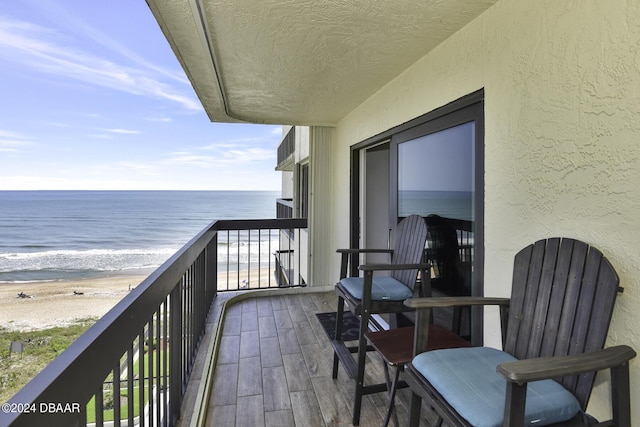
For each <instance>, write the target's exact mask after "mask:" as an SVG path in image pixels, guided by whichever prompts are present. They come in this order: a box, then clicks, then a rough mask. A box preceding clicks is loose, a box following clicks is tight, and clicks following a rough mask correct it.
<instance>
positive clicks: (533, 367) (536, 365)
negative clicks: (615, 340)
mask: <svg viewBox="0 0 640 427" xmlns="http://www.w3.org/2000/svg"><path fill="white" fill-rule="evenodd" d="M634 357H636V352H635V351H634V350H633V349H632V348H631V347H629V346H626V345H618V346H614V347H609V348H605V349H603V350H597V351H593V352H589V353H582V354H577V355H572V356H555V357H539V358H535V359H525V360H518V361H515V362H508V363H503V364H501V365H498V367H497V368H496V371H497V372H498V373H499V374H500V375H502V376H503V377H504V378H505V379H506V380H507V381H511V382H515V383H519V384H523V383H528V382H531V381H538V380H544V379H552V378H558V377H564V376H567V375H577V374H582V373H585V372H594V371H600V370H603V369H609V368H614V367H616V366H620V365H623V364H625V363H627V362H628V361H629V360H631V359H633V358H634Z"/></svg>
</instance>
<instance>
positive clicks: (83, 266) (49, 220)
mask: <svg viewBox="0 0 640 427" xmlns="http://www.w3.org/2000/svg"><path fill="white" fill-rule="evenodd" d="M278 197H280V193H279V192H266V191H0V283H21V282H32V281H59V280H75V279H83V278H97V277H101V276H109V275H118V274H138V273H144V274H147V273H150V272H151V271H153V270H154V269H155V268H157V267H158V266H160V265H161V264H162V263H163V262H164V261H166V260H167V259H168V258H169V257H170V256H171V255H173V254H174V253H175V252H176V251H177V250H178V249H180V248H181V247H182V246H183V245H184V244H185V243H187V242H188V241H189V240H190V239H191V238H192V237H194V236H195V235H196V234H197V233H198V232H199V231H201V230H202V229H203V228H205V227H206V226H207V225H208V224H210V223H211V222H213V221H214V220H218V219H265V218H275V214H276V199H277V198H278ZM236 243H237V242H236ZM223 252H224V253H226V252H227V251H226V250H225V251H223ZM224 253H222V254H221V256H222V257H223V258H224Z"/></svg>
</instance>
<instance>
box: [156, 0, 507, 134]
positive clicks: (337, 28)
mask: <svg viewBox="0 0 640 427" xmlns="http://www.w3.org/2000/svg"><path fill="white" fill-rule="evenodd" d="M496 1H497V0H387V1H381V0H361V1H358V0H304V1H302V0H147V3H148V4H149V6H150V8H151V10H152V12H153V13H154V15H155V17H156V20H157V21H158V23H159V25H160V27H161V28H162V30H163V32H164V34H165V36H166V37H167V39H168V40H169V43H170V44H171V46H172V48H173V50H174V52H175V53H176V56H177V57H178V59H179V60H180V62H181V64H182V66H183V68H184V69H185V71H186V73H187V75H188V76H189V79H190V80H191V83H192V84H193V86H194V88H195V90H196V92H197V94H198V96H199V98H200V101H201V102H202V104H203V106H204V108H205V109H206V111H207V113H208V115H209V117H210V118H211V120H212V121H222V122H234V121H248V122H255V123H275V124H302V125H332V124H335V123H336V122H337V121H339V120H340V119H341V118H342V117H344V116H345V115H346V114H347V113H348V112H350V111H351V110H353V109H354V108H355V107H356V106H357V105H359V104H360V103H362V102H363V101H364V100H365V99H367V98H368V97H370V96H371V95H373V94H374V93H375V92H376V91H377V90H378V89H380V88H381V87H382V86H384V85H385V84H386V83H388V82H389V81H391V80H392V79H393V78H395V77H396V76H397V75H398V74H400V73H401V72H402V71H403V70H405V69H406V68H407V67H408V66H410V65H411V64H413V63H414V62H416V61H417V60H418V59H420V58H421V57H422V56H424V55H425V54H426V53H427V52H429V51H430V50H431V49H433V48H434V47H436V46H437V45H438V44H440V43H441V42H442V41H443V40H445V39H446V38H447V37H449V36H450V35H452V34H453V33H455V32H456V31H457V30H459V29H460V28H462V27H463V26H465V25H466V24H467V23H468V22H470V21H471V20H473V19H474V18H475V17H476V16H478V15H480V14H481V13H482V12H483V11H484V10H486V9H487V8H488V7H490V6H491V5H492V4H494V3H495V2H496Z"/></svg>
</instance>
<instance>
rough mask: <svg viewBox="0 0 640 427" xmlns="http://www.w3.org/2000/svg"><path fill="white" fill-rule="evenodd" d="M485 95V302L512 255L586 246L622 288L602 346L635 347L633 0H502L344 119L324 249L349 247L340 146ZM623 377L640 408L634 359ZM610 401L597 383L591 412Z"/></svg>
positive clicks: (636, 11) (637, 63)
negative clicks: (560, 245) (551, 243)
mask: <svg viewBox="0 0 640 427" xmlns="http://www.w3.org/2000/svg"><path fill="white" fill-rule="evenodd" d="M483 87H484V88H485V128H486V131H485V157H486V166H485V256H486V263H485V294H486V295H496V296H508V295H509V292H510V281H511V273H512V262H513V255H514V254H515V252H516V251H517V250H518V249H520V248H521V247H523V246H525V245H527V244H529V243H530V242H533V241H535V240H537V239H539V238H544V237H551V236H568V237H575V238H579V239H581V240H585V241H587V242H589V243H591V244H593V245H595V246H597V247H598V248H600V249H601V250H602V251H603V252H604V254H605V255H606V256H607V257H608V258H609V259H610V260H611V262H612V264H613V265H614V267H615V268H616V269H617V271H618V274H619V275H620V278H621V284H622V286H624V288H625V291H624V294H622V295H621V296H620V297H619V299H618V301H617V304H616V308H615V313H614V319H613V323H612V327H611V333H610V336H609V339H608V345H613V344H616V343H627V344H630V345H632V346H633V347H634V348H636V350H640V328H638V326H637V325H639V324H640V274H639V272H640V249H639V248H640V2H638V1H637V0H616V1H602V0H574V1H569V0H537V1H530V0H501V1H500V2H498V3H497V4H496V5H495V6H493V7H492V8H491V9H489V10H488V11H487V12H485V13H484V14H483V15H481V16H480V17H479V18H477V19H476V20H474V21H473V22H471V23H470V24H469V25H467V26H466V27H465V28H463V29H462V30H461V31H459V32H458V33H456V34H455V35H454V36H453V37H451V38H450V39H448V40H447V41H446V42H444V43H443V44H441V45H440V46H438V47H437V48H436V49H435V50H433V51H432V52H431V53H430V54H428V55H427V56H425V57H424V58H422V59H421V60H420V61H418V62H417V63H416V64H414V65H413V66H412V67H410V68H409V69H407V70H406V71H405V72H404V73H403V74H402V75H400V76H399V77H398V78H396V79H395V80H394V81H392V82H391V83H390V84H388V85H387V86H385V87H384V88H382V89H381V90H380V91H379V92H378V93H377V94H376V95H374V96H373V97H371V98H370V99H369V100H367V101H366V102H365V103H363V104H362V105H360V106H359V107H358V108H357V109H356V110H354V111H353V112H352V113H350V114H349V115H348V116H347V117H345V118H344V119H343V120H342V121H341V122H340V123H339V124H338V126H337V128H336V134H335V135H336V139H335V142H334V151H333V153H334V157H333V159H332V174H333V176H334V179H333V181H332V182H333V195H334V196H333V197H334V200H332V203H330V206H332V207H333V214H334V218H335V219H336V223H335V224H334V227H333V230H334V233H333V235H332V239H333V247H342V246H345V245H347V244H348V207H349V203H348V201H349V194H348V191H346V189H347V188H348V187H347V183H348V182H349V146H350V145H352V144H355V143H357V142H359V141H362V140H364V139H365V138H368V137H371V136H373V135H376V134H378V133H379V132H382V131H385V130H387V129H389V128H391V127H393V126H395V125H398V124H400V123H403V122H405V121H407V120H409V119H411V118H414V117H417V116H419V115H421V114H423V113H426V112H428V111H431V110H433V109H435V108H437V107H439V106H442V105H444V104H446V103H448V102H451V101H453V100H455V99H457V98H459V97H460V96H463V95H465V94H467V93H470V92H473V91H475V90H478V89H480V88H483ZM334 258H335V260H334V262H336V263H337V258H336V257H334ZM333 271H337V266H336V265H334V266H333ZM486 320H487V332H486V334H485V341H486V342H487V344H489V345H495V346H497V345H499V329H498V321H497V315H496V314H495V313H494V312H488V313H487V316H486ZM601 382H602V381H600V383H601ZM631 382H632V402H640V360H635V361H633V362H632V364H631ZM605 385H606V384H605ZM607 393H608V391H607V389H606V388H605V386H604V385H598V386H597V388H596V391H595V392H594V396H593V397H592V400H591V404H590V410H591V411H592V412H593V413H594V414H595V415H602V414H606V413H607V412H608V411H609V409H608V396H607ZM633 406H634V407H633V408H632V411H633V414H632V419H636V420H638V419H640V406H639V405H633Z"/></svg>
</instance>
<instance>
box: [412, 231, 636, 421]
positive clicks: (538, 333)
mask: <svg viewBox="0 0 640 427" xmlns="http://www.w3.org/2000/svg"><path fill="white" fill-rule="evenodd" d="M618 282H619V280H618V276H617V275H616V272H615V271H614V269H613V267H612V266H611V264H610V263H609V261H608V260H607V259H606V258H604V257H603V255H602V253H601V252H600V251H598V250H597V249H595V248H593V247H589V246H588V245H587V244H585V243H583V242H580V241H576V240H572V239H567V238H553V239H548V240H540V241H538V242H536V243H534V244H532V245H530V246H527V247H526V248H524V249H523V250H522V251H520V252H518V254H517V255H516V257H515V264H514V271H513V287H512V294H511V299H510V300H509V299H504V298H474V297H458V298H455V297H454V298H424V299H420V298H416V299H409V300H407V301H406V304H407V306H409V307H411V308H414V309H416V310H417V312H416V328H418V330H425V328H426V326H428V323H429V317H430V311H431V309H432V308H434V307H442V306H452V305H455V304H459V303H462V304H465V305H469V304H471V305H487V304H491V305H498V306H499V307H500V311H501V318H502V324H503V348H504V351H498V350H495V349H491V348H483V347H477V348H467V349H447V350H437V351H429V352H421V351H422V349H423V348H424V345H425V344H424V342H423V340H424V338H423V336H420V335H419V334H416V337H417V338H416V342H415V343H414V346H415V347H414V353H415V354H416V355H415V357H414V358H413V360H412V362H411V363H410V364H409V365H408V366H407V369H406V371H405V372H406V376H405V378H406V381H407V383H408V384H409V386H410V387H411V390H412V399H411V425H412V426H417V425H418V422H419V416H420V402H421V399H425V400H427V401H428V403H429V404H430V405H431V406H432V407H434V408H435V410H436V412H437V413H438V414H439V415H440V416H441V417H442V418H443V419H444V420H445V421H447V423H448V424H447V425H455V426H474V427H476V426H509V427H513V426H525V425H532V426H543V425H554V426H574V425H575V426H585V425H605V424H604V423H603V424H598V423H597V421H595V419H593V418H592V417H589V416H588V415H586V414H585V413H584V410H585V409H586V406H587V402H588V400H589V396H590V394H591V389H592V387H593V382H594V378H595V373H596V371H598V370H604V369H610V370H611V393H612V404H613V424H611V423H610V422H609V423H607V424H606V425H615V426H630V425H631V424H630V408H629V367H628V362H629V360H630V359H632V358H633V357H635V355H636V353H635V351H634V350H633V349H631V348H630V347H627V346H624V345H622V346H615V347H610V348H606V349H603V347H604V342H605V339H606V335H607V330H608V328H609V323H610V320H611V315H612V312H613V306H614V302H615V298H616V294H617V293H618V291H619V287H618ZM505 326H506V333H505V332H504V331H505ZM496 371H497V372H496ZM525 402H526V405H525Z"/></svg>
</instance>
